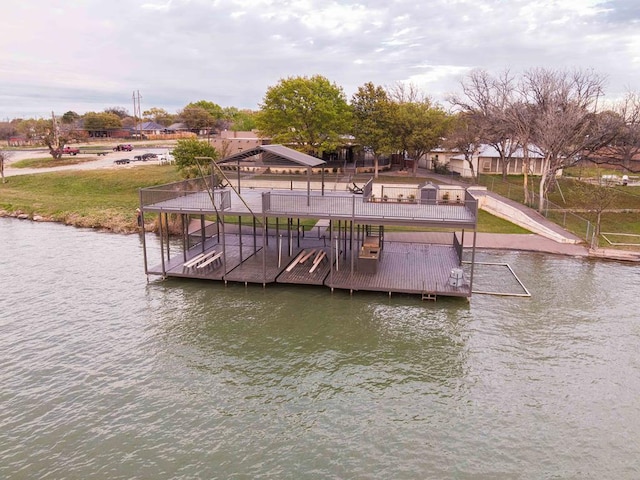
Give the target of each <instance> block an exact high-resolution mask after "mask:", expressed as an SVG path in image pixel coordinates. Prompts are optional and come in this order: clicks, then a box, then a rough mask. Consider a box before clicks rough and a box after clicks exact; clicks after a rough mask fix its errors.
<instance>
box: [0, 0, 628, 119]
mask: <svg viewBox="0 0 640 480" xmlns="http://www.w3.org/2000/svg"><path fill="white" fill-rule="evenodd" d="M533 67H547V68H553V69H573V68H581V69H592V70H594V71H596V72H598V73H599V74H602V75H603V76H605V77H606V79H607V80H606V85H607V87H606V92H605V93H606V94H607V96H608V97H609V98H615V97H619V96H621V95H622V94H623V93H624V92H625V91H627V90H629V89H632V90H640V1H638V0H607V1H605V0H411V1H407V0H370V1H364V0H363V1H362V2H357V1H355V0H344V1H342V0H340V1H325V0H108V1H106V0H22V1H20V2H11V4H10V5H5V6H4V8H3V9H2V14H1V15H0V120H5V119H7V118H9V119H10V118H16V117H39V116H43V117H44V116H49V115H51V111H52V110H53V111H55V112H56V114H59V115H61V114H63V113H64V112H66V111H69V110H73V111H75V112H77V113H81V114H82V113H85V112H87V111H102V110H104V109H105V108H108V107H114V106H119V107H124V108H126V109H127V110H128V111H129V112H130V113H133V100H132V96H133V92H134V91H136V92H137V91H139V92H140V96H141V107H142V110H146V109H149V108H151V107H160V108H164V109H166V110H167V111H169V112H170V113H175V112H177V111H178V110H179V109H180V108H181V107H183V106H185V105H186V104H187V103H189V102H192V101H198V100H210V101H213V102H215V103H217V104H219V105H221V106H223V107H231V106H233V107H238V108H250V109H258V108H259V105H260V103H261V101H262V99H263V97H264V94H265V92H266V90H267V88H268V87H269V86H272V85H275V84H276V83H277V82H278V81H279V80H280V79H282V78H286V77H290V76H299V75H300V76H312V75H315V74H320V75H324V76H325V77H327V78H328V79H329V80H330V81H332V82H335V83H336V84H337V85H339V86H341V87H342V88H343V89H344V92H345V94H346V95H347V97H348V98H350V97H351V95H352V94H353V93H354V92H355V91H356V89H357V87H358V86H360V85H363V84H364V83H365V82H368V81H371V82H373V83H374V84H376V85H382V86H390V85H393V84H395V83H396V82H411V83H413V84H415V85H416V86H418V87H419V88H420V89H421V90H422V91H424V92H425V93H427V94H429V95H430V96H431V97H433V98H434V99H436V100H440V101H441V102H442V103H443V104H444V105H446V103H444V101H443V99H444V98H445V97H446V94H447V93H451V92H456V91H459V90H460V88H459V85H460V80H461V78H463V77H464V75H465V74H466V73H468V72H469V71H470V70H472V69H474V68H482V69H485V70H487V71H489V72H492V73H499V72H502V71H504V70H505V69H509V70H511V71H512V72H515V73H518V72H522V71H524V70H526V69H528V68H533Z"/></svg>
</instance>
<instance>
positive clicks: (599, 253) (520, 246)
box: [0, 210, 640, 263]
mask: <svg viewBox="0 0 640 480" xmlns="http://www.w3.org/2000/svg"><path fill="white" fill-rule="evenodd" d="M0 218H13V219H16V220H22V221H31V222H37V223H42V222H49V223H58V224H61V225H65V226H69V227H76V228H89V229H92V230H96V231H99V232H107V233H114V234H125V235H132V234H134V233H140V229H139V228H138V227H137V226H136V225H135V220H134V221H133V223H132V228H131V229H125V230H119V231H116V230H114V229H112V228H109V227H105V226H101V227H92V226H87V225H81V224H74V223H68V222H62V221H57V220H53V219H51V218H46V217H44V216H40V215H33V216H30V215H28V214H26V213H24V212H7V211H5V210H0ZM146 231H147V232H148V233H155V232H154V231H153V229H146ZM428 235H429V234H428V233H422V232H388V233H387V237H388V238H389V240H391V241H406V240H412V239H413V240H417V239H418V238H419V237H421V239H422V240H423V241H425V240H427V238H426V237H428ZM472 245H473V239H472V238H468V237H467V238H465V241H464V246H465V248H471V247H472ZM476 249H478V250H493V251H520V252H537V253H545V254H550V255H562V256H568V257H582V258H590V259H597V260H611V261H622V262H631V263H637V262H640V252H634V251H627V250H616V249H607V248H600V249H598V250H593V249H590V248H588V247H587V246H586V245H580V244H568V243H559V242H556V241H554V240H551V239H548V238H546V237H543V236H541V235H538V234H535V233H528V234H527V233H524V234H518V233H483V232H478V233H477V235H476Z"/></svg>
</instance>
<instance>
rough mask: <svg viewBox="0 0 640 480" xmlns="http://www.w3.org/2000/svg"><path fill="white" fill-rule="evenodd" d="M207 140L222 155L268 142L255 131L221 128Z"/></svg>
mask: <svg viewBox="0 0 640 480" xmlns="http://www.w3.org/2000/svg"><path fill="white" fill-rule="evenodd" d="M209 142H210V143H211V145H212V146H213V147H215V149H216V150H217V151H218V152H219V153H220V155H221V156H222V157H228V156H230V155H233V154H236V153H240V152H244V151H245V150H251V149H254V148H256V147H259V146H260V145H268V144H269V143H270V142H269V140H268V139H266V138H260V137H259V136H258V134H257V133H256V132H255V131H251V132H236V131H232V130H223V131H222V132H220V134H219V135H216V136H214V137H211V138H210V139H209Z"/></svg>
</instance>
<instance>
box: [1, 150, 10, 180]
mask: <svg viewBox="0 0 640 480" xmlns="http://www.w3.org/2000/svg"><path fill="white" fill-rule="evenodd" d="M10 157H11V152H10V151H7V150H0V178H2V183H7V180H6V179H5V177H4V164H5V162H6V161H8V160H9V158H10Z"/></svg>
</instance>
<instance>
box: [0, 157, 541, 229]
mask: <svg viewBox="0 0 640 480" xmlns="http://www.w3.org/2000/svg"><path fill="white" fill-rule="evenodd" d="M78 159H80V158H78ZM45 160H48V159H45ZM70 160H72V161H73V160H76V159H75V157H71V158H70ZM49 161H53V160H49ZM297 178H298V179H299V178H300V176H297ZM388 178H389V179H398V178H399V179H400V180H402V181H401V182H397V183H415V179H412V178H406V177H388ZM178 180H180V176H179V174H178V173H177V171H176V170H175V167H174V166H170V165H144V166H138V167H136V168H131V169H126V170H122V169H104V170H87V171H72V172H53V173H40V174H37V175H18V176H13V177H8V178H7V183H5V184H0V209H2V210H6V211H9V212H15V211H20V212H23V213H26V214H29V215H40V216H42V217H45V218H47V219H51V220H53V221H59V222H63V223H67V224H71V225H76V226H82V227H93V228H104V229H109V230H112V231H115V232H123V231H124V232H126V231H134V230H135V228H136V224H135V223H136V218H135V209H136V207H137V206H138V203H139V197H138V189H139V188H142V187H148V186H152V185H161V184H164V183H170V182H174V181H178ZM381 181H385V182H386V181H387V177H384V178H383V179H381ZM227 220H228V221H237V218H236V219H235V220H234V219H233V218H228V219H227ZM246 221H249V219H243V223H244V222H246ZM280 223H281V225H286V224H285V223H283V222H280ZM313 223H314V221H313V220H302V221H301V225H302V226H303V227H305V228H306V229H309V228H310V227H311V226H312V225H313ZM389 230H392V229H389ZM478 231H479V232H487V233H516V234H520V233H529V232H528V231H527V230H525V229H523V228H521V227H518V226H517V225H515V224H513V223H511V222H508V221H506V220H502V219H500V218H498V217H495V216H493V215H490V214H489V213H487V212H484V211H480V212H479V217H478Z"/></svg>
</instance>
